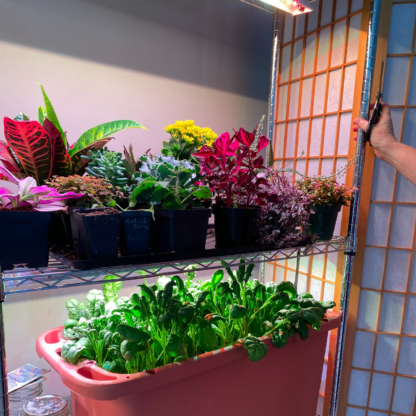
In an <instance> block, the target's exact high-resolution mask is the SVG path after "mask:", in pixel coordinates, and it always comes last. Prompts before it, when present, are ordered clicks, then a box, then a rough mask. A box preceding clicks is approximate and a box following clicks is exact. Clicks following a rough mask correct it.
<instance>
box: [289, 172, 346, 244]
mask: <svg viewBox="0 0 416 416" xmlns="http://www.w3.org/2000/svg"><path fill="white" fill-rule="evenodd" d="M297 186H298V189H300V190H301V191H302V192H304V193H305V194H306V195H307V196H308V197H309V198H310V200H311V204H310V206H309V208H310V210H311V212H312V215H311V216H310V218H309V223H310V226H309V228H308V229H307V233H308V234H312V235H317V236H318V239H319V240H331V239H332V237H333V235H334V230H335V225H336V222H337V217H338V213H339V212H340V211H341V208H342V207H343V206H347V205H348V202H349V201H350V200H351V197H350V192H351V191H352V190H353V189H351V188H348V187H346V186H345V185H339V184H338V183H337V181H336V178H335V176H334V177H326V178H323V177H304V178H302V179H301V180H299V181H297Z"/></svg>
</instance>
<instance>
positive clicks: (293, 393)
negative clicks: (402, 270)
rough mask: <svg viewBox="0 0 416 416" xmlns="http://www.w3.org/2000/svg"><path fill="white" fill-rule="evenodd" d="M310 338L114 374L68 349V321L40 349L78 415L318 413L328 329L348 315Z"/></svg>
mask: <svg viewBox="0 0 416 416" xmlns="http://www.w3.org/2000/svg"><path fill="white" fill-rule="evenodd" d="M325 321H326V322H324V323H323V324H322V328H321V330H320V331H314V330H311V331H310V336H309V339H308V340H307V341H302V340H301V339H300V338H299V337H298V336H296V337H294V338H293V339H291V340H290V341H289V343H288V345H287V346H286V347H285V348H283V349H281V350H278V349H277V348H275V347H274V346H273V344H272V342H271V339H270V338H268V337H267V338H266V337H264V339H263V340H264V341H265V343H266V345H267V346H268V348H269V352H268V354H267V356H266V357H265V358H264V359H263V360H261V361H258V362H254V363H252V362H250V361H249V358H248V354H247V352H246V351H245V350H244V349H243V348H242V347H241V346H240V345H235V346H232V347H226V348H223V349H221V350H217V351H214V352H212V353H206V354H202V355H200V356H198V357H195V358H193V359H189V360H186V361H182V362H181V363H177V364H170V365H167V366H164V367H160V368H156V369H155V370H152V371H148V372H143V373H138V374H131V375H127V374H113V373H110V372H108V371H105V370H103V369H101V368H100V367H98V366H97V365H96V364H95V362H94V361H85V362H83V363H82V364H81V365H79V366H75V365H71V364H67V363H65V362H64V361H63V360H62V359H61V357H60V351H61V347H62V344H63V343H64V339H63V336H62V328H55V329H51V330H50V331H46V332H44V333H43V334H42V335H41V336H40V337H39V338H38V339H37V342H36V351H37V354H38V356H39V357H40V358H42V357H43V358H45V360H46V361H47V362H48V363H49V364H50V365H51V366H52V367H53V368H54V369H55V370H56V371H57V372H58V374H59V375H60V377H61V379H62V382H63V383H64V384H65V385H66V386H67V387H68V388H69V389H70V390H71V392H72V394H71V396H72V407H73V412H74V413H73V416H149V415H154V416H162V415H164V414H169V416H195V415H198V416H213V415H215V416H253V415H259V414H261V413H263V412H265V414H269V415H282V416H283V415H284V416H315V413H316V407H317V403H318V395H319V386H320V382H321V375H322V368H323V364H324V356H325V348H326V344H327V336H328V331H330V330H332V329H334V328H338V327H339V326H340V323H341V316H340V315H337V314H333V313H328V314H327V315H326V319H325Z"/></svg>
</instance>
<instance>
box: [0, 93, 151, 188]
mask: <svg viewBox="0 0 416 416" xmlns="http://www.w3.org/2000/svg"><path fill="white" fill-rule="evenodd" d="M40 87H41V90H42V94H43V98H44V101H45V108H44V107H39V111H38V118H39V121H34V120H29V118H28V117H27V116H25V115H24V114H23V113H20V114H19V115H18V116H17V117H16V118H14V119H11V118H8V117H5V118H4V136H5V139H6V141H5V142H4V141H1V140H0V162H1V163H2V164H3V165H4V167H5V168H7V169H8V170H9V171H10V172H12V173H13V174H15V175H17V176H22V177H27V176H31V177H33V178H34V179H35V180H36V182H37V183H38V185H43V184H44V183H45V181H46V180H48V179H49V178H50V177H51V176H53V175H58V176H69V175H75V174H79V175H81V174H83V173H84V170H85V167H86V165H87V164H88V163H89V160H88V158H83V157H82V156H86V155H88V153H89V151H90V150H91V149H95V150H99V149H102V148H103V147H104V146H106V144H107V143H108V142H109V141H110V140H111V139H113V137H110V136H112V135H113V134H115V133H117V132H119V131H121V130H125V129H130V128H143V129H145V127H144V126H142V125H141V124H139V123H137V122H136V121H132V120H116V121H112V122H109V123H104V124H100V125H99V126H96V127H93V128H91V129H89V130H87V131H86V132H85V133H83V134H82V135H81V136H80V138H79V139H78V140H77V141H76V142H75V143H74V144H73V145H72V146H69V144H68V142H67V138H66V133H65V132H64V131H63V129H62V127H61V125H60V123H59V120H58V117H57V115H56V113H55V110H54V108H53V106H52V103H51V101H50V99H49V97H48V96H47V95H46V93H45V90H44V89H43V87H42V86H40ZM0 179H4V180H8V178H7V176H5V175H2V174H1V173H0Z"/></svg>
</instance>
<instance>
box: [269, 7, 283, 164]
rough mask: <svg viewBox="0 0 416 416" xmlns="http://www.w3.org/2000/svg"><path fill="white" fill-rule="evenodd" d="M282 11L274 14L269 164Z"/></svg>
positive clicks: (271, 150) (271, 154) (271, 159)
mask: <svg viewBox="0 0 416 416" xmlns="http://www.w3.org/2000/svg"><path fill="white" fill-rule="evenodd" d="M282 18H283V13H282V12H275V13H274V14H273V46H272V67H271V79H270V95H269V117H268V121H267V122H268V128H267V130H268V137H269V140H270V142H269V146H267V152H266V161H267V165H269V166H273V158H274V155H273V132H274V115H275V114H274V112H275V106H276V88H277V71H278V68H279V59H280V33H281V31H282Z"/></svg>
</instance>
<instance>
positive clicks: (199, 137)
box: [165, 120, 218, 149]
mask: <svg viewBox="0 0 416 416" xmlns="http://www.w3.org/2000/svg"><path fill="white" fill-rule="evenodd" d="M165 131H166V132H167V133H169V134H170V135H171V137H172V138H173V139H176V140H180V139H182V140H184V141H185V142H186V143H187V144H188V145H190V146H192V147H194V148H195V147H196V148H197V149H199V148H200V147H202V146H203V145H204V144H206V145H208V146H211V145H212V143H214V141H215V140H216V138H217V137H218V136H217V134H216V133H215V132H213V131H212V130H211V129H210V128H208V127H198V126H196V125H195V122H194V121H193V120H179V121H177V122H176V123H175V124H170V125H168V126H166V127H165Z"/></svg>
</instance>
